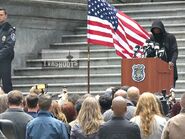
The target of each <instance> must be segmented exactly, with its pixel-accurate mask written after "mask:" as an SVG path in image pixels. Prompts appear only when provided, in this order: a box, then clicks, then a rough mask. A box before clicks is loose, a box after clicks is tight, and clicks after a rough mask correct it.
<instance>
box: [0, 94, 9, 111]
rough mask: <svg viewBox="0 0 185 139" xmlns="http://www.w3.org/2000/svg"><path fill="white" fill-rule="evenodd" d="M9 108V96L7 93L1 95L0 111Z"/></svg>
mask: <svg viewBox="0 0 185 139" xmlns="http://www.w3.org/2000/svg"><path fill="white" fill-rule="evenodd" d="M7 108H8V96H7V94H3V95H0V113H3V112H5V111H6V110H7Z"/></svg>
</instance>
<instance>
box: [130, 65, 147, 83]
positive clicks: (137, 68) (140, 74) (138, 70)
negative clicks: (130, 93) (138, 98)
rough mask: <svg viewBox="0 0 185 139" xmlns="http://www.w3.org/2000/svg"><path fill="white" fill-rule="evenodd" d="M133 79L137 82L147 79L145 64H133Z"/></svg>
mask: <svg viewBox="0 0 185 139" xmlns="http://www.w3.org/2000/svg"><path fill="white" fill-rule="evenodd" d="M132 79H133V80H134V81H136V82H142V81H143V80H144V79H145V66H144V65H143V64H134V65H133V66H132Z"/></svg>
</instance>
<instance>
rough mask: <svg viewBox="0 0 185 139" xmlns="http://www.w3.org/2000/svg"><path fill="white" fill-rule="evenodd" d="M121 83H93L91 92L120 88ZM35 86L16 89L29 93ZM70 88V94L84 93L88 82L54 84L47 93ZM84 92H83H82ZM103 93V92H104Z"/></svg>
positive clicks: (22, 85) (20, 85)
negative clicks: (114, 87) (112, 87)
mask: <svg viewBox="0 0 185 139" xmlns="http://www.w3.org/2000/svg"><path fill="white" fill-rule="evenodd" d="M120 85H121V84H120V82H114V81H111V82H107V83H106V84H105V83H104V82H101V83H91V84H90V91H97V92H101V91H102V88H104V89H106V88H108V87H110V86H120ZM32 86H33V84H16V85H14V86H13V87H14V89H20V88H21V91H23V92H28V91H29V90H30V88H31V87H32ZM64 86H65V87H66V86H67V88H68V92H69V93H74V92H84V91H85V90H87V81H86V82H82V83H64V84H62V83H57V84H55V83H53V84H48V89H47V91H49V92H59V91H61V89H62V88H63V87H64ZM82 90H83V91H82ZM102 92H103V91H102Z"/></svg>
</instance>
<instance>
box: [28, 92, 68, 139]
mask: <svg viewBox="0 0 185 139" xmlns="http://www.w3.org/2000/svg"><path fill="white" fill-rule="evenodd" d="M38 104H39V112H38V116H37V117H36V118H34V119H33V120H32V121H30V122H29V123H28V124H27V127H26V138H25V139H68V135H67V130H66V127H65V125H64V123H63V122H62V121H60V120H58V119H56V118H54V117H53V114H52V113H51V109H52V98H51V96H49V95H47V94H43V95H40V96H39V101H38Z"/></svg>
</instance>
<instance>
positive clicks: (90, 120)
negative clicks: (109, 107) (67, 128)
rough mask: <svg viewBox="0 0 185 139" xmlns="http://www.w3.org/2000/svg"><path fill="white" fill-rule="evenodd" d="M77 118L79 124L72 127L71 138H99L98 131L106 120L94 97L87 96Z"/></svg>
mask: <svg viewBox="0 0 185 139" xmlns="http://www.w3.org/2000/svg"><path fill="white" fill-rule="evenodd" d="M77 120H78V124H76V125H74V126H73V127H72V129H71V135H70V139H98V131H99V128H100V126H101V125H102V124H103V122H104V121H103V116H102V114H101V110H100V106H99V103H98V101H97V100H96V99H95V98H94V97H87V98H86V99H85V100H84V101H83V103H82V107H81V109H80V112H79V114H78V117H77Z"/></svg>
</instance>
